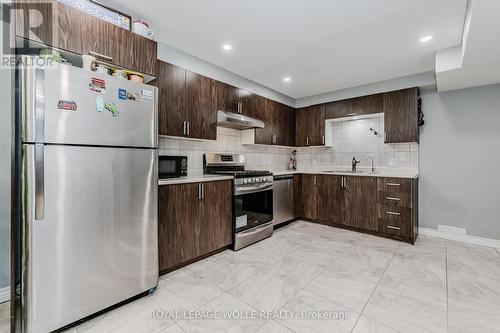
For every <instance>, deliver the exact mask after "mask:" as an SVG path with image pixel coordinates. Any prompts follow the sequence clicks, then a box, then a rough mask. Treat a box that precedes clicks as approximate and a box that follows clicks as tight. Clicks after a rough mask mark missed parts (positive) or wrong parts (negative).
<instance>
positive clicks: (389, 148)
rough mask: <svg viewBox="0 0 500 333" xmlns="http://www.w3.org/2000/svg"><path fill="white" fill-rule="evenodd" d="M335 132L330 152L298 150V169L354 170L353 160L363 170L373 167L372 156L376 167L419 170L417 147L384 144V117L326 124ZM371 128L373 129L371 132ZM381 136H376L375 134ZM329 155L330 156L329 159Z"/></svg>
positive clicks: (308, 149)
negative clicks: (344, 168) (354, 159)
mask: <svg viewBox="0 0 500 333" xmlns="http://www.w3.org/2000/svg"><path fill="white" fill-rule="evenodd" d="M327 126H331V129H332V142H331V146H332V148H330V149H325V148H321V149H323V150H322V151H321V152H314V149H315V148H302V149H298V155H297V164H298V168H299V169H300V168H311V167H315V168H316V167H330V168H331V167H336V168H337V167H346V168H350V167H351V162H352V158H353V157H356V159H357V160H359V161H360V162H361V163H360V167H370V166H371V161H369V160H367V158H368V157H372V158H373V161H374V165H375V167H376V168H398V169H408V168H412V169H418V144H416V143H402V144H385V143H384V135H383V133H384V116H383V114H378V115H375V116H373V117H371V118H366V119H358V120H346V121H334V122H327ZM370 129H372V130H370ZM375 131H376V132H377V133H378V135H375V134H374V132H375ZM328 156H329V157H328Z"/></svg>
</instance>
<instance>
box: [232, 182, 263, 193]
mask: <svg viewBox="0 0 500 333" xmlns="http://www.w3.org/2000/svg"><path fill="white" fill-rule="evenodd" d="M272 187H273V184H265V185H259V186H249V187H245V188H242V189H236V188H235V189H234V194H235V195H239V194H248V193H255V192H261V191H265V190H267V189H269V188H272Z"/></svg>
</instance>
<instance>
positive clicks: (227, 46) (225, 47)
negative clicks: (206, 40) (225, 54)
mask: <svg viewBox="0 0 500 333" xmlns="http://www.w3.org/2000/svg"><path fill="white" fill-rule="evenodd" d="M222 48H223V49H224V50H226V51H231V50H232V49H233V47H232V46H231V45H230V44H224V45H222Z"/></svg>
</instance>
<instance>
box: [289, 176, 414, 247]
mask: <svg viewBox="0 0 500 333" xmlns="http://www.w3.org/2000/svg"><path fill="white" fill-rule="evenodd" d="M297 181H298V182H300V184H294V188H295V189H296V190H295V193H297V194H296V196H295V198H294V200H295V205H296V207H300V208H299V209H296V212H295V216H296V217H297V218H305V219H307V220H310V221H317V222H319V223H321V224H325V225H331V226H337V227H346V228H349V229H353V230H358V231H364V232H369V233H372V234H378V235H381V236H385V237H390V238H395V239H398V240H402V241H406V242H411V243H413V242H414V241H415V240H416V238H417V235H418V179H403V178H382V177H364V176H333V175H332V176H331V175H323V174H322V175H310V174H302V175H296V176H295V177H294V182H297ZM297 190H300V191H299V192H297Z"/></svg>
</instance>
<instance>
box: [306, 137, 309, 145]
mask: <svg viewBox="0 0 500 333" xmlns="http://www.w3.org/2000/svg"><path fill="white" fill-rule="evenodd" d="M306 146H309V137H307V138H306Z"/></svg>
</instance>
